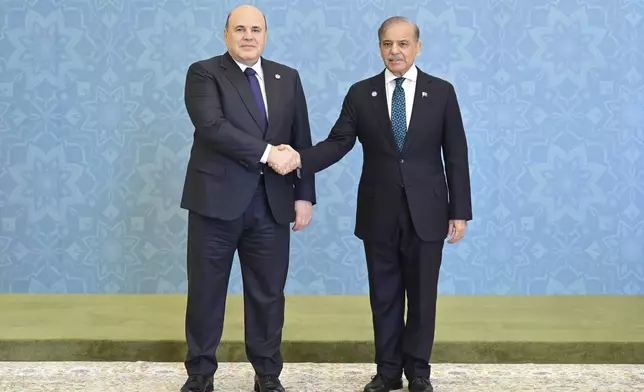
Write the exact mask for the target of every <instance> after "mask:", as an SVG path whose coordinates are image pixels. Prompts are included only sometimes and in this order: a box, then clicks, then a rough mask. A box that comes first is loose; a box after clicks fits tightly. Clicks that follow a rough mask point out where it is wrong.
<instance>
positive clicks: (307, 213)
mask: <svg viewBox="0 0 644 392" xmlns="http://www.w3.org/2000/svg"><path fill="white" fill-rule="evenodd" d="M311 218H313V204H311V202H310V201H306V200H296V201H295V224H294V225H293V231H299V230H303V229H305V228H306V227H307V226H308V225H309V223H311Z"/></svg>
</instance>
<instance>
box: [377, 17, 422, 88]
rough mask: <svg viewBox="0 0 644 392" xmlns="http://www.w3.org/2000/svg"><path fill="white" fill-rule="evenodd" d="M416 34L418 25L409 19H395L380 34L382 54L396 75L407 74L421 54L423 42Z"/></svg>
mask: <svg viewBox="0 0 644 392" xmlns="http://www.w3.org/2000/svg"><path fill="white" fill-rule="evenodd" d="M386 23H387V22H385V24H386ZM416 34H417V32H416V26H415V25H414V24H413V23H411V22H408V21H395V22H393V23H391V24H389V25H388V26H385V27H384V28H383V31H382V32H381V35H380V56H381V57H382V60H383V61H384V63H385V67H387V69H389V71H391V72H392V73H393V74H394V75H396V76H402V75H403V74H405V72H407V71H408V70H409V68H411V66H412V64H414V61H415V60H416V56H418V55H419V54H420V48H421V47H422V43H421V42H420V41H419V40H418V38H417V36H416Z"/></svg>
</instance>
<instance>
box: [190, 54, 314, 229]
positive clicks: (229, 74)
mask: <svg viewBox="0 0 644 392" xmlns="http://www.w3.org/2000/svg"><path fill="white" fill-rule="evenodd" d="M261 64H262V69H263V71H264V81H265V90H266V101H267V112H268V122H269V125H268V130H267V132H266V135H265V136H264V133H263V130H262V129H261V128H260V126H259V121H258V120H257V119H258V118H259V115H260V109H259V107H258V106H257V104H256V103H255V101H254V99H253V93H252V90H251V88H250V84H249V82H248V80H247V78H246V76H245V75H244V73H243V72H242V70H241V69H240V68H239V66H238V65H237V64H236V63H235V62H234V60H233V59H232V57H231V56H230V54H228V53H225V54H223V55H220V56H216V57H213V58H210V59H207V60H202V61H198V62H195V63H193V64H191V65H190V67H189V69H188V72H187V76H186V85H185V103H186V108H187V111H188V115H189V116H190V120H191V121H192V124H193V125H194V127H195V132H194V140H193V145H192V149H191V152H190V160H189V162H188V167H187V171H186V178H185V184H184V188H183V196H182V199H181V207H182V208H185V209H188V210H191V211H194V212H197V213H199V214H202V215H205V216H208V217H212V218H218V219H224V220H231V219H235V218H237V217H239V216H241V215H242V214H243V212H244V211H245V210H246V208H247V207H248V205H249V203H250V201H251V199H252V197H253V195H254V194H255V191H256V189H257V185H258V182H259V180H260V176H261V175H263V176H264V181H265V185H266V192H267V195H268V201H269V205H270V208H271V211H272V213H273V216H274V217H275V220H276V221H277V222H279V223H282V224H287V223H289V222H293V221H294V220H295V209H294V202H295V200H308V201H310V202H312V203H314V204H315V202H316V200H315V180H314V174H312V173H311V174H310V175H307V176H301V178H299V177H298V176H296V175H295V174H294V173H293V174H289V175H287V176H281V175H279V174H278V173H276V172H275V171H273V170H272V169H270V168H269V167H268V166H267V165H265V164H261V163H260V160H261V157H262V155H263V154H264V151H265V150H266V146H267V143H270V144H273V145H278V144H290V145H291V146H293V147H294V148H300V149H302V148H306V147H310V146H311V131H310V127H309V119H308V110H307V105H306V99H305V97H304V91H303V89H302V83H301V80H300V76H299V73H298V72H297V71H296V70H294V69H292V68H289V67H287V66H285V65H282V64H278V63H275V62H273V61H269V60H266V59H264V58H262V60H261ZM262 173H263V174H262Z"/></svg>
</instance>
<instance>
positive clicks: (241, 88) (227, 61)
mask: <svg viewBox="0 0 644 392" xmlns="http://www.w3.org/2000/svg"><path fill="white" fill-rule="evenodd" d="M221 67H222V68H223V69H224V70H225V75H226V77H227V78H228V80H230V82H231V83H232V84H233V86H235V88H236V89H237V92H238V93H239V96H240V97H241V99H242V101H243V102H244V105H246V108H247V109H248V111H249V112H250V114H251V116H252V117H253V120H255V123H256V124H257V127H258V129H257V130H258V131H259V133H260V135H263V131H262V129H261V126H260V124H261V122H260V118H261V117H260V116H261V112H260V110H259V108H258V107H257V103H255V99H254V97H253V91H252V90H251V89H250V84H249V83H248V79H246V75H244V73H243V72H242V70H241V69H240V68H239V66H238V65H237V64H236V63H235V61H234V60H233V58H232V57H230V54H228V52H226V53H225V54H224V56H223V58H222V61H221Z"/></svg>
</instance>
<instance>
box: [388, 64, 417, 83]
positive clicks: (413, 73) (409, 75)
mask: <svg viewBox="0 0 644 392" xmlns="http://www.w3.org/2000/svg"><path fill="white" fill-rule="evenodd" d="M402 77H403V78H405V79H409V80H411V81H412V82H415V81H416V78H417V77H418V69H417V68H416V64H412V66H411V68H409V70H408V71H407V72H405V74H404V75H403V76H402ZM397 78H398V76H396V75H394V74H393V73H392V72H391V71H390V70H389V69H387V68H385V83H389V82H391V81H393V80H395V79H397Z"/></svg>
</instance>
